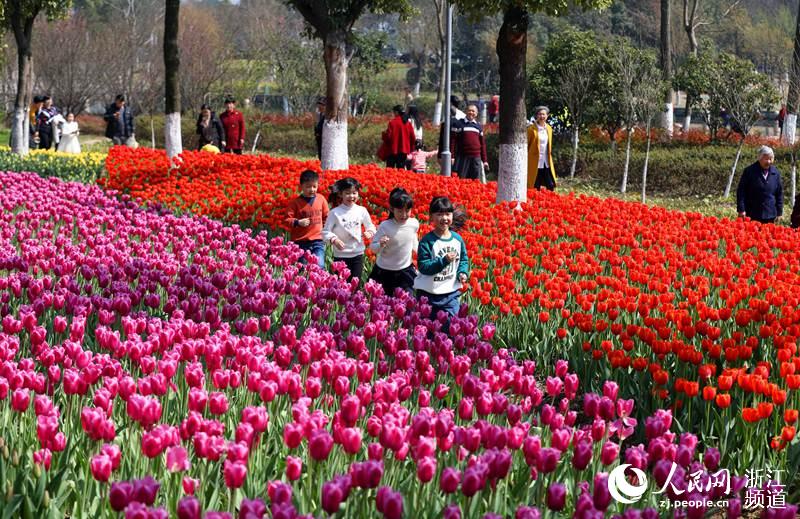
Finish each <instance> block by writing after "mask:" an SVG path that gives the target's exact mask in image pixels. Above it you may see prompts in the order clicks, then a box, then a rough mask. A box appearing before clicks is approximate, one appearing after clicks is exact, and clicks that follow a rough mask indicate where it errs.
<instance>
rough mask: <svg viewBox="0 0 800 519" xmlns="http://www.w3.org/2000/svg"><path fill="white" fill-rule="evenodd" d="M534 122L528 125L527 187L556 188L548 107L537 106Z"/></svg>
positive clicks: (551, 130) (551, 129)
mask: <svg viewBox="0 0 800 519" xmlns="http://www.w3.org/2000/svg"><path fill="white" fill-rule="evenodd" d="M534 114H535V115H536V122H535V123H534V124H532V125H530V126H528V188H531V187H533V188H536V189H540V188H542V187H544V188H545V189H549V190H550V191H553V190H555V188H556V168H555V166H553V128H552V127H551V126H550V125H549V124H547V116H548V115H550V109H549V108H547V107H546V106H537V107H536V110H535V112H534Z"/></svg>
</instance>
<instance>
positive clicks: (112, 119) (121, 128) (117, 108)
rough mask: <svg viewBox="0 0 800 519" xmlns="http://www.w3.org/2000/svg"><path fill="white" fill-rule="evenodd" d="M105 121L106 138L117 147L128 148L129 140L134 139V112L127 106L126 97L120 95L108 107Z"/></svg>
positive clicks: (104, 117)
mask: <svg viewBox="0 0 800 519" xmlns="http://www.w3.org/2000/svg"><path fill="white" fill-rule="evenodd" d="M103 119H105V121H106V137H108V138H109V139H111V142H112V143H113V144H115V145H118V146H127V144H128V139H130V138H132V137H133V112H131V109H130V107H128V106H127V105H126V104H125V96H124V95H122V94H119V95H118V96H117V97H116V98H115V99H114V102H113V103H111V104H110V105H108V108H106V113H105V115H104V116H103Z"/></svg>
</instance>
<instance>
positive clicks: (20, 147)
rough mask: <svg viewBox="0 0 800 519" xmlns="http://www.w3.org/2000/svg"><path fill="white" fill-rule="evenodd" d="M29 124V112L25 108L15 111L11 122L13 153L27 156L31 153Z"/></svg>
mask: <svg viewBox="0 0 800 519" xmlns="http://www.w3.org/2000/svg"><path fill="white" fill-rule="evenodd" d="M28 124H30V122H29V120H28V111H27V110H25V109H24V108H17V109H15V110H14V117H13V119H12V122H11V153H16V154H17V155H27V154H28V152H29V151H30V148H29V145H30V143H29V142H28V139H29V126H28Z"/></svg>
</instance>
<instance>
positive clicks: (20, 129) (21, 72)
mask: <svg viewBox="0 0 800 519" xmlns="http://www.w3.org/2000/svg"><path fill="white" fill-rule="evenodd" d="M36 14H38V11H37V12H36V13H33V14H32V15H31V16H30V17H29V18H27V19H23V18H21V16H20V15H18V14H16V13H7V16H9V19H10V21H11V28H12V30H13V31H14V40H15V42H16V44H17V94H16V96H15V97H14V115H13V119H12V125H11V152H12V153H16V154H17V155H27V154H28V151H30V142H29V141H30V133H29V132H30V117H29V116H28V110H30V105H31V93H32V90H33V54H32V52H31V37H32V34H33V21H34V20H35V19H36Z"/></svg>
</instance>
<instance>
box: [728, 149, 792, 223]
mask: <svg viewBox="0 0 800 519" xmlns="http://www.w3.org/2000/svg"><path fill="white" fill-rule="evenodd" d="M774 160H775V152H774V151H772V148H770V147H769V146H761V147H760V148H759V149H758V160H757V161H756V162H754V163H753V164H751V165H749V166H748V167H746V168H745V169H744V173H742V178H741V179H740V180H739V187H738V188H737V189H736V210H737V211H738V212H739V216H741V217H745V216H746V217H748V218H750V219H751V220H755V221H757V222H761V223H773V222H775V220H776V219H778V218H780V217H781V215H782V214H783V184H782V183H781V174H780V173H779V172H778V168H776V167H775V166H773V165H772V162H773V161H774Z"/></svg>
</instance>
